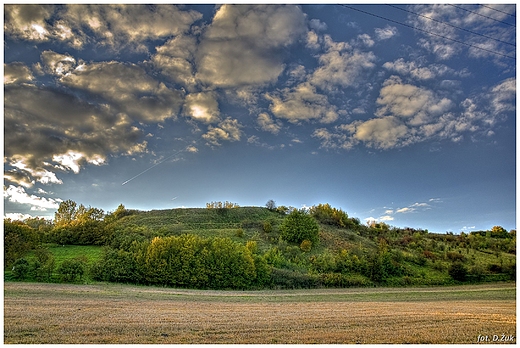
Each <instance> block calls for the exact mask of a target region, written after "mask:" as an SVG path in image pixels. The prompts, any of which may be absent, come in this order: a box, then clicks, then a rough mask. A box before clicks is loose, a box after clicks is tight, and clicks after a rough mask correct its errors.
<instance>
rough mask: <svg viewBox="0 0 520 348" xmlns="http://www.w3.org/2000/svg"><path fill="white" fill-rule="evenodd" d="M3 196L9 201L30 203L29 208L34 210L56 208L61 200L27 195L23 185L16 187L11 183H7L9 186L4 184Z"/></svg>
mask: <svg viewBox="0 0 520 348" xmlns="http://www.w3.org/2000/svg"><path fill="white" fill-rule="evenodd" d="M4 198H6V199H8V200H9V201H10V202H13V203H19V204H27V205H30V206H31V210H36V211H45V210H47V209H57V208H58V207H59V204H60V201H61V200H55V199H52V198H45V197H38V196H35V195H29V194H28V193H27V192H26V191H25V189H24V188H23V187H20V186H18V187H16V186H13V185H9V187H5V186H4Z"/></svg>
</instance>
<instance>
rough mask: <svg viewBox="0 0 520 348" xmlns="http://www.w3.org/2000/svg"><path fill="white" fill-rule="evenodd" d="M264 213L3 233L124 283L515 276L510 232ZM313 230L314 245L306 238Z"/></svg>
mask: <svg viewBox="0 0 520 348" xmlns="http://www.w3.org/2000/svg"><path fill="white" fill-rule="evenodd" d="M68 203H70V201H68ZM80 207H81V206H80ZM69 208H70V207H69ZM270 208H271V209H268V208H264V207H238V206H236V205H232V204H231V205H227V202H226V204H224V205H222V204H220V205H219V204H214V203H212V204H208V207H207V208H183V209H167V210H152V211H136V210H128V209H126V208H124V207H123V206H122V205H121V206H119V207H118V209H117V210H116V211H115V212H113V213H109V214H106V215H99V214H97V213H99V212H97V213H96V210H95V208H88V209H87V208H85V207H83V208H82V209H79V208H78V209H76V207H75V206H74V209H75V210H74V209H73V211H76V214H75V215H74V214H72V215H73V216H71V217H67V218H65V217H64V218H63V219H62V216H61V215H59V214H57V219H56V220H55V221H54V224H53V225H52V226H46V227H44V228H42V227H41V225H40V226H36V225H35V223H34V221H32V222H31V221H28V222H26V223H21V222H20V223H15V222H8V225H6V226H7V227H8V228H7V229H6V231H7V232H8V233H6V238H8V237H9V235H10V233H9V232H12V233H11V234H13V233H14V234H16V233H19V234H20V233H22V232H20V231H19V230H20V228H22V227H23V229H25V232H24V233H26V234H28V233H29V232H31V229H32V233H34V234H36V235H37V238H36V239H37V240H38V242H39V243H40V244H41V243H59V244H61V245H74V244H75V245H103V246H106V247H107V248H106V249H105V252H104V253H103V255H102V256H101V257H100V258H99V260H96V261H95V262H91V267H89V268H88V272H87V274H89V275H90V276H91V277H92V278H93V279H95V280H105V281H115V282H125V283H140V284H159V285H167V286H176V287H188V288H190V287H191V288H313V287H349V286H374V285H378V286H409V285H448V284H455V283H464V282H489V281H501V280H513V279H515V275H516V258H515V253H516V231H510V232H507V231H505V230H504V229H501V228H500V227H499V226H495V227H493V229H492V230H490V231H477V232H472V233H470V234H464V233H461V234H460V235H453V234H433V233H428V231H426V230H421V229H413V228H397V227H392V226H389V225H387V224H385V223H371V224H370V225H364V224H361V223H360V221H359V220H358V219H355V218H349V217H348V215H347V213H346V212H343V211H341V210H340V209H336V208H333V207H331V206H330V205H328V204H320V205H317V206H314V207H311V208H310V209H308V210H306V211H304V210H296V209H289V208H286V207H278V208H276V207H270ZM64 211H65V209H64ZM69 211H70V209H69ZM77 211H80V212H81V214H79V213H78V212H77ZM89 211H90V213H88V212H89ZM31 223H32V227H31ZM9 224H13V226H15V227H16V229H15V228H14V227H13V226H11V225H9ZM11 227H12V228H11ZM36 227H37V228H36ZM314 229H315V231H316V238H315V239H313V238H311V237H309V236H311V235H310V234H308V233H310V232H309V231H312V230H314ZM14 230H16V231H18V232H16V231H14ZM13 231H14V232H13ZM291 233H292V234H293V235H291ZM301 236H303V237H301ZM36 244H38V243H36ZM36 244H34V245H36ZM34 245H33V247H34ZM7 246H9V243H7ZM8 249H9V248H8ZM8 251H9V250H8ZM18 256H20V255H18ZM15 259H16V257H11V258H6V260H7V261H8V262H6V264H9V266H12V264H13V263H14V262H15ZM79 278H81V277H79ZM63 279H65V278H63ZM74 279H77V278H74V277H73V278H72V280H74Z"/></svg>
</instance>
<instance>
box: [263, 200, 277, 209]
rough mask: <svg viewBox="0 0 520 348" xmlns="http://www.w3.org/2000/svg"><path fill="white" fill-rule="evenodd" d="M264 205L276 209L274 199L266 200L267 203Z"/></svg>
mask: <svg viewBox="0 0 520 348" xmlns="http://www.w3.org/2000/svg"><path fill="white" fill-rule="evenodd" d="M265 207H266V208H267V209H269V210H271V211H275V210H276V203H275V201H273V200H272V199H270V200H268V201H267V203H266V204H265Z"/></svg>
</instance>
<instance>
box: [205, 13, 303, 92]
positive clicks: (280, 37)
mask: <svg viewBox="0 0 520 348" xmlns="http://www.w3.org/2000/svg"><path fill="white" fill-rule="evenodd" d="M305 31H306V26H305V15H304V14H303V12H302V11H301V9H300V8H299V7H298V6H294V5H281V6H278V5H258V6H253V5H238V6H235V5H227V4H226V5H223V6H221V7H220V8H219V9H218V11H217V12H216V14H215V16H214V18H213V22H212V23H211V24H210V25H209V26H208V27H207V29H206V30H205V31H204V33H203V35H202V37H201V42H200V45H199V47H198V50H197V52H196V66H197V74H196V78H197V79H198V80H200V81H201V82H202V83H204V84H207V85H211V86H216V87H238V86H248V85H262V84H266V83H271V82H274V81H276V79H277V78H278V76H279V75H280V74H281V73H282V71H283V70H284V65H283V63H282V54H281V53H282V50H283V48H285V47H288V46H289V45H291V44H293V43H294V42H296V40H297V39H298V38H300V37H301V35H303V34H304V33H305Z"/></svg>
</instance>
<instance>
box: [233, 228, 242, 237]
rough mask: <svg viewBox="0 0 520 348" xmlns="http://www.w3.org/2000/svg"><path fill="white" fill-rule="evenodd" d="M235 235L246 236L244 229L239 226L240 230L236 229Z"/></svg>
mask: <svg viewBox="0 0 520 348" xmlns="http://www.w3.org/2000/svg"><path fill="white" fill-rule="evenodd" d="M235 236H237V237H238V238H242V237H244V229H243V228H239V229H238V230H236V231H235Z"/></svg>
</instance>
